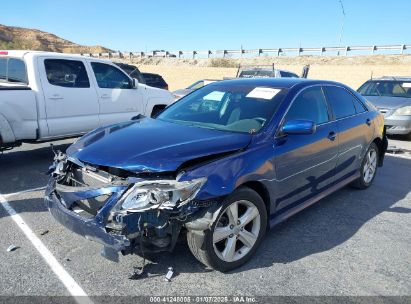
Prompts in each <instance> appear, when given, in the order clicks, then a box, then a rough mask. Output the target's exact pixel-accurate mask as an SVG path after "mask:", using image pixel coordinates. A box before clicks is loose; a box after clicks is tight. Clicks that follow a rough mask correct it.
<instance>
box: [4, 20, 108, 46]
mask: <svg viewBox="0 0 411 304" xmlns="http://www.w3.org/2000/svg"><path fill="white" fill-rule="evenodd" d="M0 49H3V50H37V51H51V52H60V53H102V52H109V51H111V50H109V49H107V48H104V47H102V46H99V45H96V46H84V45H79V44H76V43H74V42H71V41H68V40H65V39H62V38H60V37H58V36H56V35H54V34H50V33H46V32H42V31H39V30H35V29H27V28H22V27H15V26H6V25H1V24H0Z"/></svg>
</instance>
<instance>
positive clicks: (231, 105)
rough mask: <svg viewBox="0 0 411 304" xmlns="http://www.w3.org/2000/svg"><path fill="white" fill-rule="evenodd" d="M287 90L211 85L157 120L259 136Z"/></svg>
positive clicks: (176, 104)
mask: <svg viewBox="0 0 411 304" xmlns="http://www.w3.org/2000/svg"><path fill="white" fill-rule="evenodd" d="M286 94H287V90H286V89H279V88H272V87H256V86H255V85H244V84H241V85H240V84H238V85H235V84H234V85H233V84H230V85H226V84H224V83H219V84H210V85H208V86H205V87H203V88H201V89H199V90H197V91H195V92H194V93H191V94H189V95H187V96H185V97H183V98H182V99H180V100H179V101H178V102H176V103H175V104H173V105H172V106H170V107H169V108H167V109H166V110H165V111H164V112H162V113H161V114H160V115H159V116H158V117H157V119H161V120H165V121H170V122H175V123H180V124H187V125H192V126H198V127H203V128H211V129H216V130H221V131H229V132H241V133H256V132H258V131H259V130H260V129H261V128H262V127H264V126H265V125H267V124H268V123H269V121H270V120H271V117H272V116H273V115H274V113H275V111H276V110H277V108H278V106H279V105H280V103H281V102H282V100H283V99H284V97H285V95H286Z"/></svg>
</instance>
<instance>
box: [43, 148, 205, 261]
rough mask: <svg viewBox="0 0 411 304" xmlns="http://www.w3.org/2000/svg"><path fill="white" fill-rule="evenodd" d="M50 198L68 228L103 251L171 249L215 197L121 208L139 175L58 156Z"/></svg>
mask: <svg viewBox="0 0 411 304" xmlns="http://www.w3.org/2000/svg"><path fill="white" fill-rule="evenodd" d="M50 174H51V178H50V181H49V183H48V186H47V188H46V193H45V203H46V206H47V208H48V209H49V211H50V213H51V214H52V216H53V217H54V218H55V219H56V220H57V221H58V222H59V223H60V224H62V225H63V226H65V227H66V228H67V229H69V230H71V231H72V232H74V233H76V234H79V235H81V236H83V237H85V238H86V239H88V240H92V241H95V242H98V243H100V244H102V245H103V249H102V252H101V253H102V255H103V256H104V257H105V258H107V259H109V260H112V261H116V262H117V261H118V253H119V252H121V253H122V254H123V255H125V254H130V253H136V252H137V251H138V250H144V251H148V252H158V251H171V250H172V249H173V248H174V246H175V243H176V241H177V238H178V235H179V234H180V230H181V228H182V226H183V225H184V224H186V223H189V222H190V221H194V220H196V219H197V218H198V217H199V216H200V214H202V212H200V210H204V209H206V208H207V207H209V206H210V205H211V204H212V202H201V203H196V201H195V200H193V201H192V202H190V203H185V204H184V205H182V206H176V207H175V208H170V206H167V207H164V208H161V207H157V208H148V209H144V210H141V211H132V212H129V211H128V210H120V209H119V207H118V205H119V201H121V199H122V198H123V196H126V195H127V193H128V192H130V189H132V188H133V186H135V185H136V182H135V178H134V179H133V178H132V179H130V178H125V177H119V176H115V175H112V174H110V173H108V172H106V171H103V170H100V169H96V168H93V167H91V166H89V165H85V164H82V163H81V162H79V161H78V160H73V159H67V157H66V156H65V155H62V154H60V155H58V156H57V157H56V160H55V163H54V164H53V166H52V167H51V170H50Z"/></svg>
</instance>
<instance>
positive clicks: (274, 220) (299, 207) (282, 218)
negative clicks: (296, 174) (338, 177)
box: [270, 172, 360, 227]
mask: <svg viewBox="0 0 411 304" xmlns="http://www.w3.org/2000/svg"><path fill="white" fill-rule="evenodd" d="M359 177H360V172H357V173H355V174H354V175H352V176H350V177H348V178H346V179H345V180H343V181H341V182H339V183H337V184H335V185H334V186H332V187H330V188H328V189H327V190H324V191H323V192H321V193H319V194H318V195H316V196H314V197H312V198H310V199H308V200H307V201H305V202H304V203H301V204H299V205H297V206H295V207H294V208H292V209H290V210H288V211H286V212H284V213H281V214H279V215H278V216H275V214H274V217H273V218H272V219H271V220H270V227H274V226H275V225H278V224H280V223H282V222H284V221H285V220H286V219H288V218H289V217H291V216H293V215H294V214H296V213H298V212H300V211H301V210H303V209H305V208H307V207H309V206H311V205H313V204H315V203H316V202H318V201H319V200H321V199H323V198H324V197H327V196H328V195H330V194H331V193H333V192H335V191H337V190H339V189H341V188H343V187H344V186H346V185H348V184H349V183H351V182H353V181H354V180H356V179H357V178H359Z"/></svg>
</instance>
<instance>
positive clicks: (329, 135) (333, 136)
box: [327, 131, 337, 141]
mask: <svg viewBox="0 0 411 304" xmlns="http://www.w3.org/2000/svg"><path fill="white" fill-rule="evenodd" d="M327 137H328V139H329V140H331V141H334V140H335V138H336V137H337V134H336V133H335V132H334V131H331V132H330V133H329V134H328V136H327Z"/></svg>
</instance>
